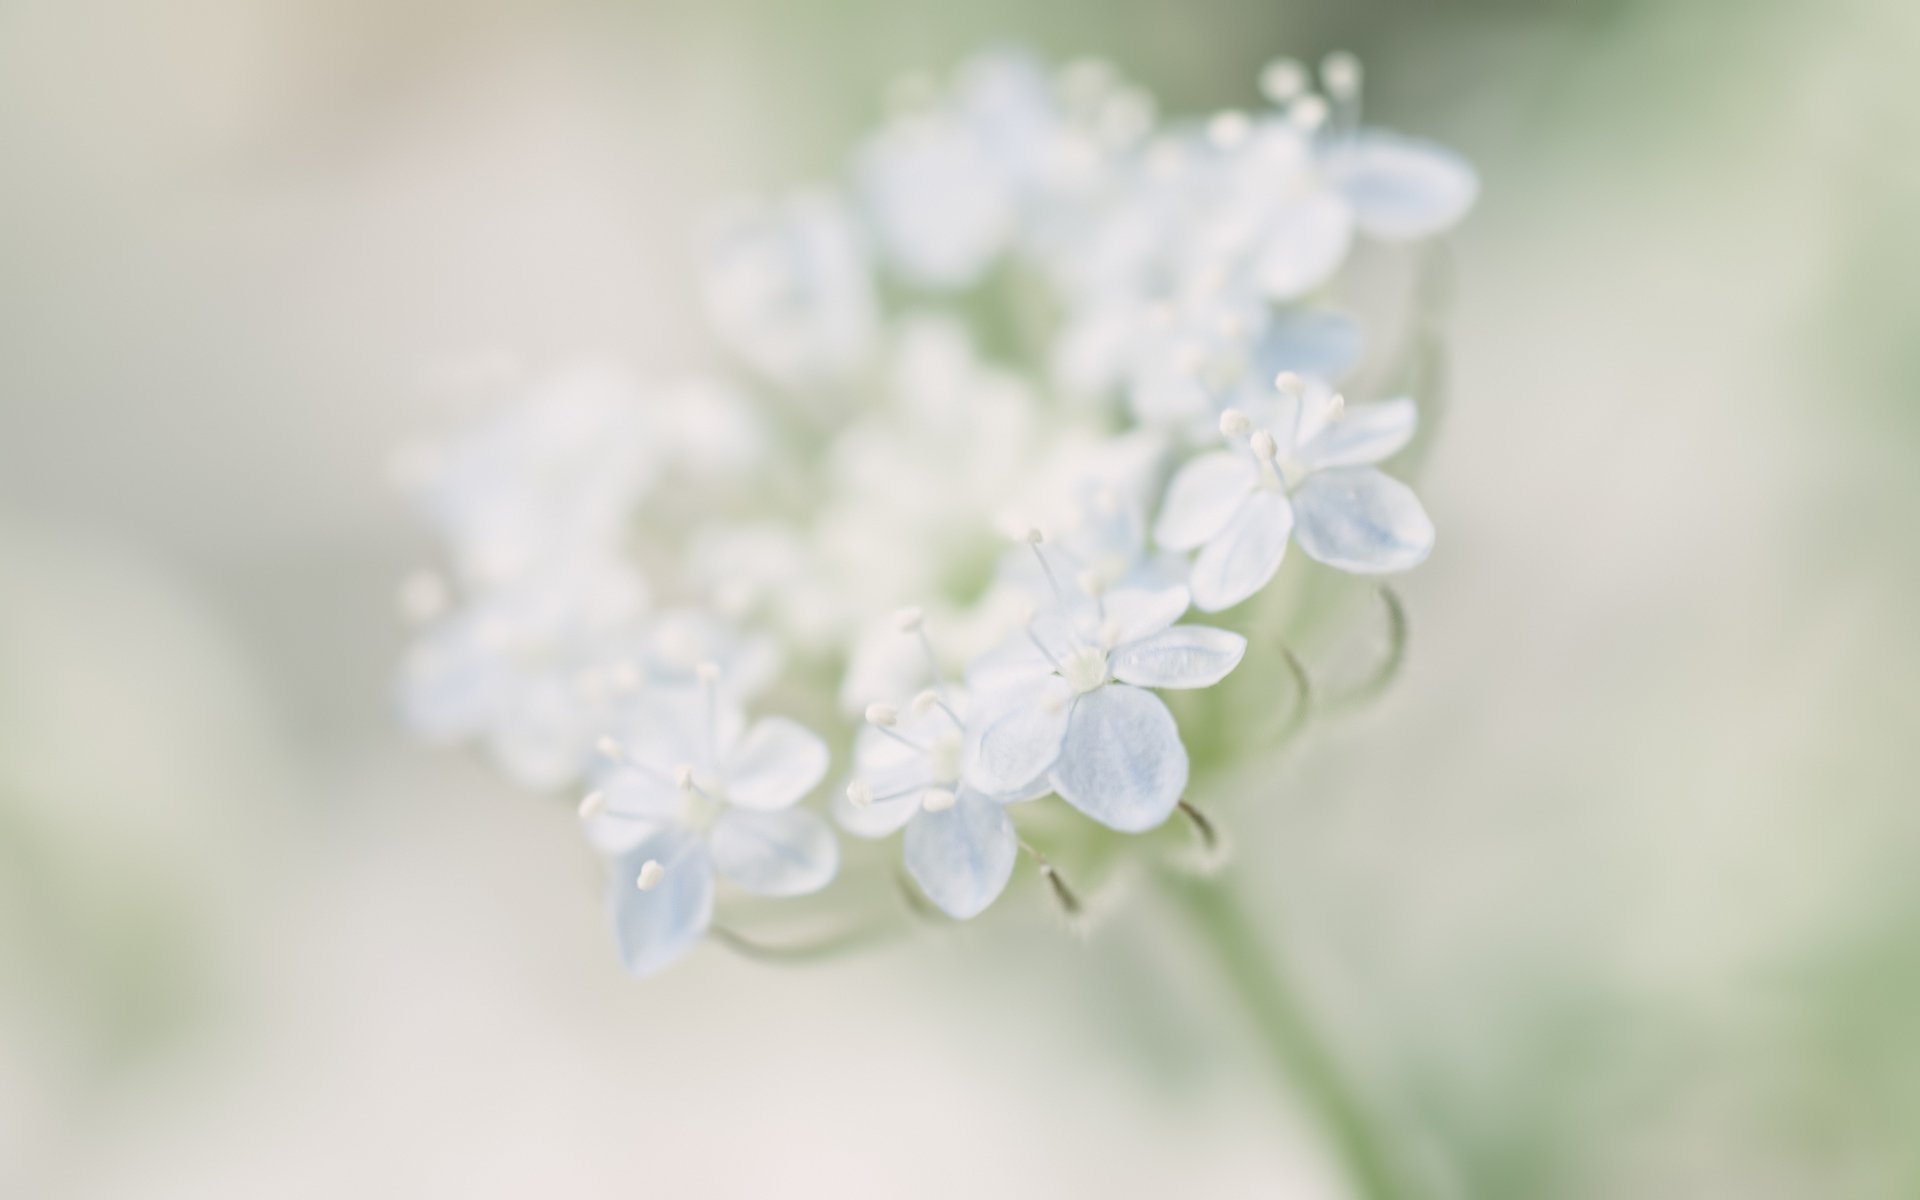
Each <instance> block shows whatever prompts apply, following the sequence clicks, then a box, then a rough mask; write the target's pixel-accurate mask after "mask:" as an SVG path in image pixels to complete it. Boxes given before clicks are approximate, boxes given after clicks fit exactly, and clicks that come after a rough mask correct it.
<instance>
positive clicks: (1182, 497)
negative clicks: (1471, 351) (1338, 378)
mask: <svg viewBox="0 0 1920 1200" xmlns="http://www.w3.org/2000/svg"><path fill="white" fill-rule="evenodd" d="M1287 385H1288V386H1286V387H1284V388H1276V389H1275V395H1274V397H1273V398H1272V399H1271V400H1268V401H1264V402H1262V403H1261V404H1260V405H1258V406H1256V407H1254V408H1253V409H1251V410H1244V411H1243V410H1240V409H1229V410H1228V411H1227V412H1226V413H1225V414H1223V415H1222V417H1221V430H1222V432H1223V433H1225V434H1226V435H1227V436H1228V437H1229V438H1230V439H1231V440H1232V441H1233V442H1234V443H1235V446H1234V448H1233V449H1231V450H1217V451H1211V452H1209V453H1205V454H1201V455H1199V456H1197V457H1195V458H1193V459H1192V460H1191V461H1189V462H1188V463H1187V464H1186V465H1185V466H1183V467H1182V468H1180V471H1179V472H1178V473H1177V474H1176V475H1175V476H1174V477H1173V480H1172V482H1171V483H1169V484H1168V486H1167V495H1166V500H1165V502H1164V503H1163V504H1162V505H1161V509H1160V515H1159V519H1158V520H1157V521H1156V522H1155V523H1154V531H1153V533H1154V539H1155V540H1156V541H1158V542H1159V543H1160V545H1162V546H1164V547H1165V548H1167V549H1169V550H1176V551H1184V550H1191V549H1194V548H1195V547H1199V548H1200V554H1199V556H1198V557H1197V558H1196V559H1195V560H1194V564H1193V574H1192V577H1191V580H1190V585H1191V587H1192V589H1193V601H1194V604H1195V606H1197V607H1198V608H1200V609H1201V610H1203V611H1206V612H1218V611H1219V610H1221V609H1223V608H1230V607H1232V606H1233V605H1235V604H1238V603H1239V602H1240V601H1242V600H1245V599H1246V598H1247V597H1249V596H1251V595H1253V594H1254V593H1255V592H1257V591H1259V590H1260V589H1261V588H1262V587H1264V586H1266V583H1267V581H1268V580H1270V579H1272V578H1273V574H1274V572H1275V571H1277V570H1279V568H1280V560H1281V558H1282V556H1283V555H1285V553H1286V549H1287V542H1288V540H1289V538H1291V539H1293V540H1297V541H1298V542H1299V543H1300V548H1301V549H1302V550H1303V551H1305V552H1306V554H1307V556H1308V557H1309V558H1313V559H1316V560H1318V561H1320V562H1323V563H1326V564H1327V565H1328V566H1331V567H1338V568H1339V569H1341V570H1343V571H1352V572H1355V573H1356V574H1382V573H1386V572H1392V571H1404V570H1406V569H1408V568H1409V567H1413V566H1417V565H1418V564H1419V563H1421V562H1423V561H1425V559H1426V557H1427V555H1428V554H1429V553H1430V552H1431V551H1432V550H1433V522H1432V521H1430V520H1429V519H1428V518H1427V514H1426V510H1425V509H1423V508H1421V507H1420V502H1419V500H1418V499H1416V498H1415V497H1414V494H1413V492H1412V490H1411V489H1410V488H1408V487H1407V486H1406V485H1405V484H1403V483H1401V482H1399V481H1398V480H1395V479H1392V478H1389V477H1388V476H1386V475H1384V474H1382V473H1380V472H1379V471H1376V470H1374V469H1373V468H1372V466H1371V465H1370V464H1373V463H1377V462H1379V461H1380V460H1382V459H1384V458H1387V457H1388V456H1390V455H1392V454H1393V453H1394V452H1395V451H1397V450H1399V449H1400V448H1401V447H1402V446H1404V445H1406V444H1407V441H1408V439H1410V438H1411V437H1412V436H1413V431H1414V421H1415V413H1414V406H1413V401H1412V400H1409V399H1404V398H1402V399H1396V400H1388V401H1385V402H1383V403H1379V404H1364V405H1354V406H1351V407H1349V406H1346V405H1345V404H1344V403H1343V402H1342V400H1341V398H1340V396H1339V394H1338V393H1336V392H1335V391H1333V389H1332V388H1331V387H1329V386H1328V385H1327V384H1325V383H1323V382H1320V381H1318V380H1313V381H1301V380H1293V379H1290V380H1288V381H1287Z"/></svg>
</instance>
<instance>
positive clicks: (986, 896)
mask: <svg viewBox="0 0 1920 1200" xmlns="http://www.w3.org/2000/svg"><path fill="white" fill-rule="evenodd" d="M968 709H969V701H968V695H967V692H966V689H964V688H959V687H935V688H931V689H928V690H927V691H924V692H921V693H920V694H919V695H918V696H916V697H915V698H914V700H913V702H912V703H911V704H909V705H908V706H907V708H906V710H905V711H902V712H896V711H894V710H892V709H890V708H884V707H881V706H875V707H874V708H873V709H870V710H869V716H870V717H871V718H877V720H870V721H869V723H868V724H867V726H866V727H865V728H863V729H862V730H861V731H860V735H859V737H858V738H857V739H856V740H855V742H854V750H853V755H854V775H853V778H852V779H851V780H850V781H849V782H848V784H847V789H846V791H845V792H844V793H843V794H841V795H840V796H837V797H835V799H834V803H833V812H834V816H835V818H836V819H838V820H839V822H840V824H841V827H842V828H844V829H846V830H847V832H849V833H852V834H854V835H856V836H858V837H865V838H879V837H886V836H888V835H889V834H892V833H894V832H896V831H898V830H901V829H905V830H906V835H905V838H904V839H903V850H904V857H905V862H906V866H907V871H908V872H909V873H910V874H911V875H912V876H913V878H914V881H915V882H916V883H918V884H919V885H920V888H921V890H922V891H924V892H926V894H927V896H928V897H929V898H930V899H931V900H932V901H933V902H934V903H935V904H937V905H939V906H940V909H941V911H943V912H945V913H946V914H947V915H948V916H950V917H954V918H956V919H958V920H966V919H968V918H970V917H974V916H977V915H979V914H980V912H981V911H983V910H984V909H985V908H986V907H987V906H988V905H989V904H992V903H993V901H994V899H995V898H996V897H998V896H999V895H1000V893H1001V892H1002V891H1004V890H1005V889H1006V886H1007V880H1008V879H1010V878H1011V877H1012V875H1013V865H1014V860H1015V859H1016V858H1017V857H1018V855H1019V847H1020V843H1019V838H1018V836H1017V835H1016V834H1015V832H1014V828H1013V822H1012V821H1011V820H1009V819H1008V817H1007V814H1006V811H1005V808H1006V806H1007V805H1009V804H1015V803H1019V802H1021V801H1024V800H1032V799H1035V798H1037V797H1039V796H1043V795H1045V794H1046V793H1047V791H1048V787H1047V785H1046V782H1045V781H1044V780H1041V781H1039V782H1038V783H1035V784H1030V785H1029V786H1028V787H1025V788H1022V789H1015V790H1013V791H1010V792H1006V793H998V794H996V793H988V792H985V791H982V790H981V789H980V788H978V787H976V786H974V785H973V784H971V783H969V782H967V780H966V778H965V777H966V774H967V756H968V754H969V753H971V752H972V751H973V749H974V746H973V743H972V742H971V740H970V739H969V738H968V737H967V724H966V720H967V712H968Z"/></svg>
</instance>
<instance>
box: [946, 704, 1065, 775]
mask: <svg viewBox="0 0 1920 1200" xmlns="http://www.w3.org/2000/svg"><path fill="white" fill-rule="evenodd" d="M978 703H979V704H980V705H981V712H982V714H983V716H982V717H981V719H980V722H979V725H978V727H977V728H975V729H973V730H970V731H969V736H970V744H969V745H968V747H967V755H966V759H967V765H966V781H967V783H969V784H971V785H972V786H973V787H976V788H978V789H979V790H981V791H983V792H987V793H989V794H999V793H1005V792H1016V791H1019V790H1021V789H1022V788H1024V787H1026V786H1027V785H1028V784H1029V783H1032V782H1033V780H1034V778H1035V777H1036V776H1038V775H1040V774H1041V773H1042V772H1044V771H1045V770H1046V769H1047V768H1048V767H1050V766H1052V765H1053V760H1054V759H1056V758H1058V757H1060V740H1061V739H1062V738H1064V737H1065V736H1066V735H1067V716H1068V712H1069V710H1070V708H1071V707H1072V704H1073V689H1072V688H1070V687H1068V686H1067V682H1066V680H1064V679H1061V678H1059V677H1058V676H1049V677H1048V678H1047V679H1046V680H1044V681H1043V682H1041V683H1040V684H1038V685H1036V686H1034V687H1031V688H1026V689H1022V690H1021V691H1019V692H1018V693H1015V694H1013V695H1011V696H1006V697H1000V698H998V699H996V698H991V697H983V698H981V699H980V700H979V701H978Z"/></svg>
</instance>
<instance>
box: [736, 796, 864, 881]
mask: <svg viewBox="0 0 1920 1200" xmlns="http://www.w3.org/2000/svg"><path fill="white" fill-rule="evenodd" d="M707 853H708V854H710V855H712V856H713V865H714V867H715V868H717V869H718V870H719V872H720V873H721V874H722V875H725V876H726V877H727V878H728V879H730V880H732V881H733V882H734V883H737V884H739V885H740V886H741V887H743V888H745V889H746V890H747V891H749V892H753V893H754V894H755V895H760V896H804V895H806V894H807V893H809V892H817V891H819V890H820V889H821V888H823V887H825V886H827V884H828V883H829V882H830V881H831V880H832V879H833V875H834V872H835V871H837V870H839V869H840V844H839V843H838V842H836V841H835V840H834V837H833V830H832V829H830V828H828V826H827V823H826V822H825V821H823V820H821V819H820V818H819V817H817V816H815V815H814V814H812V813H810V812H806V811H804V810H801V809H792V808H790V809H784V810H782V811H780V812H747V811H745V810H743V809H733V810H731V811H729V812H727V813H725V814H723V815H722V816H721V817H720V819H719V820H718V821H715V822H714V823H713V828H712V829H711V830H709V831H708V832H707Z"/></svg>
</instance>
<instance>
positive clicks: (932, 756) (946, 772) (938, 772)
mask: <svg viewBox="0 0 1920 1200" xmlns="http://www.w3.org/2000/svg"><path fill="white" fill-rule="evenodd" d="M927 772H928V774H930V775H931V776H932V777H933V779H934V782H936V783H952V782H954V781H955V780H957V779H959V778H960V735H959V734H958V733H957V732H955V733H943V734H941V735H940V736H939V737H937V738H935V739H934V740H933V745H931V746H929V747H927Z"/></svg>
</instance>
